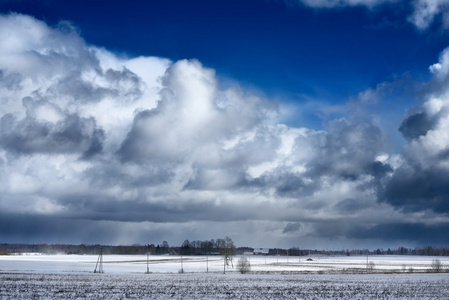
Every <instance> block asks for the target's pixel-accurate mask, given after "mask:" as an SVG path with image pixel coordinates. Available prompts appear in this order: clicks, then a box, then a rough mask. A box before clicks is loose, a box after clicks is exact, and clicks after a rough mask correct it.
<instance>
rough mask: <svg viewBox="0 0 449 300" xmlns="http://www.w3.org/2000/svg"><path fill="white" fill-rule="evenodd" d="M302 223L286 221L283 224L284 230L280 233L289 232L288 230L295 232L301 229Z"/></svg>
mask: <svg viewBox="0 0 449 300" xmlns="http://www.w3.org/2000/svg"><path fill="white" fill-rule="evenodd" d="M301 228H302V225H301V223H288V224H287V225H285V227H284V230H282V233H289V232H296V231H299V230H301Z"/></svg>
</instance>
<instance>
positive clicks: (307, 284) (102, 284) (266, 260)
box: [0, 254, 449, 299]
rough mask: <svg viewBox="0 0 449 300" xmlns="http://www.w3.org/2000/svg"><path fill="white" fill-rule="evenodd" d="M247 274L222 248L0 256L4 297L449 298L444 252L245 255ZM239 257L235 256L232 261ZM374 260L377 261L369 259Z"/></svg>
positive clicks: (447, 262) (0, 288) (1, 294)
mask: <svg viewBox="0 0 449 300" xmlns="http://www.w3.org/2000/svg"><path fill="white" fill-rule="evenodd" d="M247 257H248V258H249V259H250V262H251V272H250V273H249V274H239V273H238V271H237V269H236V268H229V269H227V270H226V274H223V260H222V258H221V257H219V256H209V257H203V256H190V257H183V258H182V268H183V269H184V272H185V273H183V274H180V273H178V271H179V270H180V269H181V257H180V256H150V260H149V270H150V274H146V271H147V257H146V256H132V255H104V257H103V261H104V265H103V269H104V272H105V273H102V274H99V273H96V274H94V273H93V271H94V269H95V266H96V262H97V258H98V257H97V256H93V255H35V254H28V255H27V254H23V255H9V256H0V299H18V298H19V299H20V298H22V299H32V298H36V299H54V298H60V299H77V298H98V299H123V298H135V299H164V298H178V299H179V298H183V299H219V298H233V299H235V298H237V299H238V298H244V299H247V298H251V299H270V298H274V299H278V298H282V299H314V298H315V299H316V298H318V299H329V298H330V299H449V273H445V272H442V273H430V272H429V271H430V268H431V264H432V260H433V259H439V260H440V261H441V263H442V264H443V266H447V265H449V259H448V258H445V257H438V258H436V257H423V256H371V257H368V266H369V267H370V270H367V268H366V267H367V257H362V256H359V257H313V256H312V257H311V258H312V259H313V260H312V261H307V260H306V259H307V257H300V258H298V257H292V256H290V257H276V256H267V257H264V256H247ZM237 260H238V257H235V258H234V264H236V263H237ZM371 262H372V263H371Z"/></svg>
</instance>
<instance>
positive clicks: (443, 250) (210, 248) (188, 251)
mask: <svg viewBox="0 0 449 300" xmlns="http://www.w3.org/2000/svg"><path fill="white" fill-rule="evenodd" d="M226 245H230V247H226ZM225 248H230V249H232V250H230V251H231V252H233V253H232V254H234V253H235V254H244V253H251V252H253V251H254V248H251V247H236V246H235V245H234V243H233V241H232V239H230V238H229V237H225V238H218V239H211V240H204V241H201V240H194V241H189V240H187V239H186V240H184V242H182V244H181V246H170V245H169V244H168V242H167V241H163V242H162V243H160V244H157V245H155V244H146V245H140V244H134V245H115V246H112V245H100V244H95V245H87V244H80V245H71V244H9V243H3V244H0V255H7V254H12V253H19V254H20V253H45V254H80V255H83V254H91V255H92V254H98V253H99V252H100V249H102V250H103V254H139V255H145V254H147V253H149V254H151V255H223V251H224V250H223V249H225ZM268 255H282V256H287V255H288V256H308V255H346V256H353V255H424V256H449V248H447V247H433V246H425V247H416V248H413V249H412V248H406V247H402V246H401V247H398V248H396V249H390V248H388V249H381V248H379V249H376V250H368V249H353V250H316V249H300V248H298V247H292V248H289V249H283V248H271V249H269V251H268Z"/></svg>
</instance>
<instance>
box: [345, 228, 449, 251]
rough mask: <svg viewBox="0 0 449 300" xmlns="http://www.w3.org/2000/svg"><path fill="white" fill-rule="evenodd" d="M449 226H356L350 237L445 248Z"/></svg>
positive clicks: (448, 241) (349, 234)
mask: <svg viewBox="0 0 449 300" xmlns="http://www.w3.org/2000/svg"><path fill="white" fill-rule="evenodd" d="M448 230H449V224H447V223H437V224H433V225H426V224H422V223H396V222H392V223H385V224H377V225H374V226H372V227H368V228H363V226H359V227H357V226H354V227H353V228H352V229H351V230H350V231H349V233H348V237H350V238H356V239H382V240H386V241H403V242H404V241H407V242H411V243H412V244H414V245H421V246H423V245H437V246H444V245H447V244H448V243H449V237H448V235H447V232H448Z"/></svg>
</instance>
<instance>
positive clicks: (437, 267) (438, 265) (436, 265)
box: [430, 259, 443, 273]
mask: <svg viewBox="0 0 449 300" xmlns="http://www.w3.org/2000/svg"><path fill="white" fill-rule="evenodd" d="M430 268H431V269H432V270H433V271H434V272H436V273H439V272H441V270H442V269H443V263H442V262H441V260H439V259H434V260H432V263H431V265H430Z"/></svg>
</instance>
